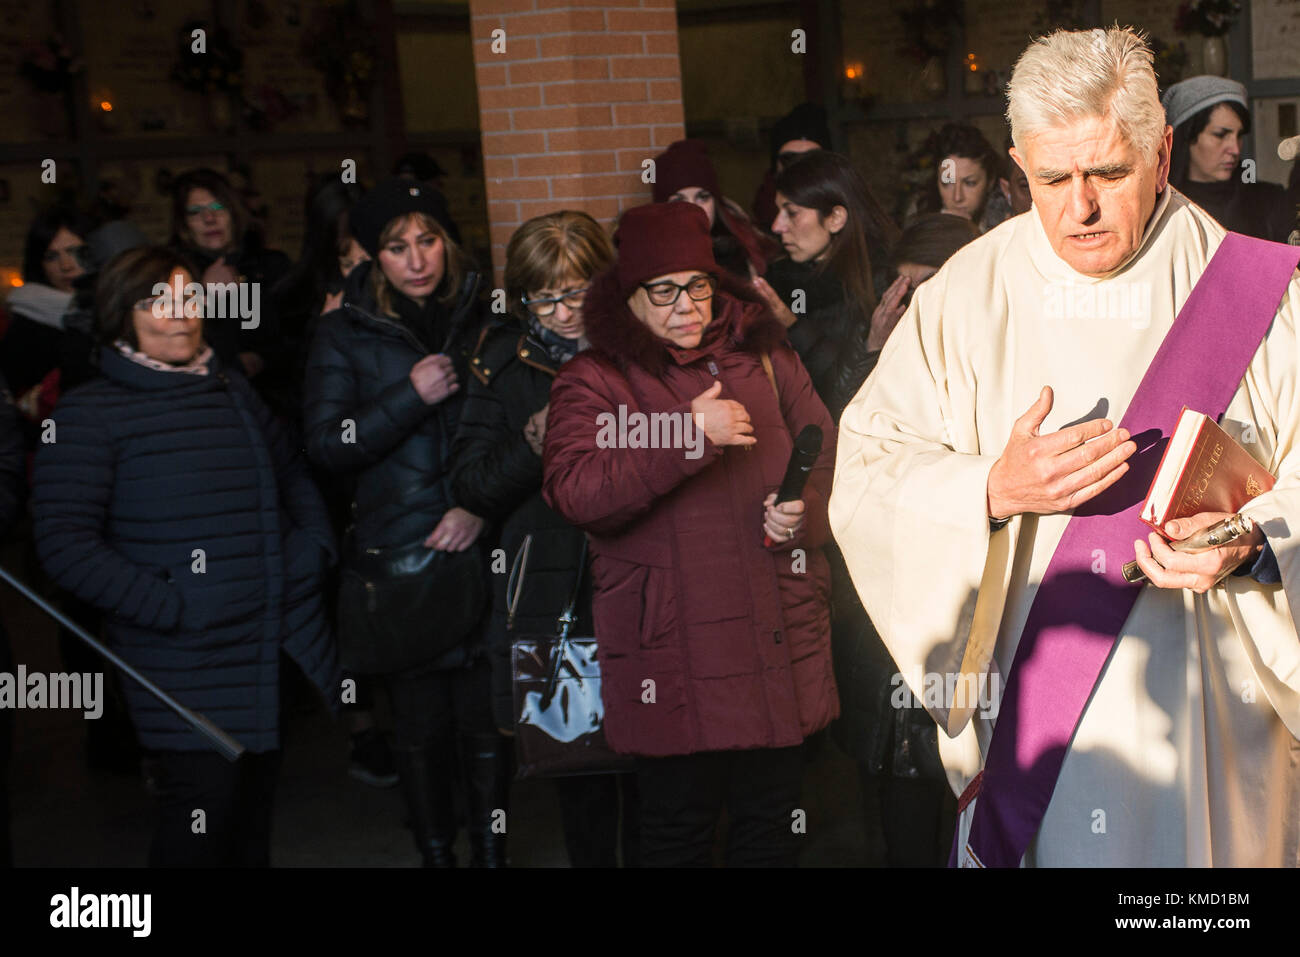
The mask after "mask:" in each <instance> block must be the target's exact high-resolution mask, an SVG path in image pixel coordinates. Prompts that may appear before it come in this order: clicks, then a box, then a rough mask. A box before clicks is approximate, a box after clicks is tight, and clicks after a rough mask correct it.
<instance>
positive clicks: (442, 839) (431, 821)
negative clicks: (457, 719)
mask: <svg viewBox="0 0 1300 957" xmlns="http://www.w3.org/2000/svg"><path fill="white" fill-rule="evenodd" d="M393 759H394V761H395V762H396V764H397V774H398V778H399V779H400V781H401V784H402V796H403V797H404V798H405V799H406V809H407V814H409V815H410V819H411V833H412V835H413V836H414V837H415V847H416V850H418V851H419V852H420V857H421V858H422V859H423V860H424V866H425V867H455V866H456V855H455V854H454V853H453V852H452V845H453V844H454V843H455V841H456V810H455V805H454V803H453V792H452V784H453V782H454V781H455V777H456V764H455V761H456V752H455V747H454V744H453V741H452V739H451V738H440V739H435V740H433V741H431V742H427V743H425V744H422V745H419V746H417V747H410V746H405V747H394V748H393Z"/></svg>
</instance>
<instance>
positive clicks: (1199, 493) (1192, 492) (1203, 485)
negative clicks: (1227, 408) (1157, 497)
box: [1178, 442, 1223, 515]
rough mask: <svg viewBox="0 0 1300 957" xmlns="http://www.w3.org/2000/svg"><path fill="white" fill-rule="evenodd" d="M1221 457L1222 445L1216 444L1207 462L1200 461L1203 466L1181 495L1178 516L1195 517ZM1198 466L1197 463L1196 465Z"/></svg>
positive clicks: (1220, 443)
mask: <svg viewBox="0 0 1300 957" xmlns="http://www.w3.org/2000/svg"><path fill="white" fill-rule="evenodd" d="M1221 455H1223V443H1222V442H1216V443H1215V445H1214V448H1213V449H1212V450H1211V451H1210V454H1209V456H1208V461H1206V460H1205V459H1202V462H1204V464H1203V465H1200V467H1199V469H1198V471H1197V472H1196V474H1195V475H1194V476H1193V478H1192V482H1191V484H1190V485H1188V487H1187V491H1186V492H1185V493H1184V494H1183V500H1182V502H1180V503H1179V506H1178V514H1179V515H1195V514H1196V513H1197V512H1199V511H1200V510H1201V500H1202V499H1203V498H1205V493H1206V491H1208V490H1209V487H1210V479H1212V478H1213V477H1214V470H1215V469H1216V468H1217V467H1218V465H1219V457H1220V456H1221ZM1198 464H1199V463H1198Z"/></svg>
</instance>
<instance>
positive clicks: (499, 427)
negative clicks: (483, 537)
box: [451, 210, 639, 867]
mask: <svg viewBox="0 0 1300 957" xmlns="http://www.w3.org/2000/svg"><path fill="white" fill-rule="evenodd" d="M613 261H614V248H613V246H612V245H611V243H610V241H609V238H608V237H607V236H606V235H605V232H604V231H603V230H602V229H601V228H600V226H599V225H597V224H596V221H595V220H593V219H592V218H591V217H590V216H588V215H587V214H586V213H579V212H573V211H567V210H566V211H564V212H559V213H549V214H547V215H545V216H538V217H537V218H536V219H531V220H529V221H528V222H526V223H524V224H523V225H522V226H520V227H519V229H518V230H517V231H516V232H515V234H514V236H512V237H511V238H510V245H509V246H508V247H507V249H506V269H505V281H506V295H507V296H508V297H509V299H510V303H511V306H512V311H513V313H514V318H513V320H511V321H508V322H500V323H496V324H494V325H493V326H491V327H490V328H488V329H486V330H484V333H483V335H482V337H481V339H480V342H479V345H478V348H477V349H476V350H475V353H474V357H473V359H472V360H471V361H470V372H471V373H472V374H473V379H471V380H470V383H469V396H468V398H467V399H466V401H465V410H464V412H463V413H462V415H461V420H460V429H459V431H458V433H457V436H456V444H455V447H454V454H455V465H454V466H453V467H452V476H451V478H452V490H453V492H454V494H455V495H456V498H457V500H458V501H460V502H462V503H464V505H465V506H466V507H467V508H469V509H471V510H472V511H474V512H475V513H477V514H480V515H483V516H484V517H486V518H488V519H489V520H491V521H500V522H501V523H502V526H501V536H500V545H501V547H502V548H503V549H504V551H505V554H506V556H508V557H509V560H510V562H511V564H510V574H509V575H508V576H507V575H493V576H492V581H493V583H494V595H493V602H492V616H491V619H490V623H489V627H488V643H489V647H490V651H491V655H492V686H493V687H492V691H493V694H492V704H493V713H494V714H495V716H496V722H497V727H499V728H502V729H505V730H509V731H511V733H513V729H514V726H515V719H516V718H517V715H515V714H514V712H513V700H512V693H511V692H512V689H511V663H510V644H511V641H512V640H513V639H514V638H515V637H516V636H518V635H527V634H533V635H536V634H542V635H549V634H554V632H555V628H556V619H557V618H558V616H559V614H560V612H561V611H562V610H563V609H564V607H565V605H566V604H567V602H568V601H569V598H570V596H571V595H572V594H573V587H574V582H575V581H577V580H578V576H579V569H578V564H579V558H580V557H581V554H582V545H583V534H582V532H581V531H579V530H578V529H576V528H574V527H573V526H572V525H570V524H569V523H568V522H566V521H565V520H564V519H563V518H562V517H561V516H560V515H559V514H557V513H556V512H555V511H554V509H552V508H551V507H550V506H549V505H547V504H546V502H545V501H543V499H542V440H543V438H544V437H545V434H546V413H547V411H548V409H549V408H550V397H551V384H552V383H553V382H554V381H555V375H556V373H557V372H558V371H559V368H560V366H561V365H562V364H563V363H565V362H567V361H568V360H569V359H571V358H573V356H575V355H577V353H578V352H579V351H581V350H582V349H584V348H586V345H587V339H586V334H585V331H584V327H583V321H582V303H583V300H584V298H585V296H586V288H587V286H588V284H589V283H590V282H591V279H592V277H593V276H595V275H596V274H597V273H600V272H602V271H604V270H605V269H607V268H608V267H609V266H610V265H612V264H613ZM510 584H513V585H514V586H515V588H516V589H517V591H518V600H517V603H516V606H515V608H514V609H513V612H510V611H509V597H510V596H509V594H508V593H507V592H508V585H510ZM575 614H576V615H577V622H576V623H575V626H574V627H575V628H576V629H577V630H576V631H575V634H591V633H592V632H591V628H592V624H591V576H590V574H589V573H588V574H584V575H583V576H582V589H581V592H580V593H579V596H578V602H577V606H576V608H575ZM555 785H556V789H557V791H558V792H559V798H560V814H561V818H562V820H563V822H564V841H565V846H566V848H567V850H568V853H569V862H570V863H571V864H572V865H573V866H574V867H614V866H616V865H617V862H618V857H617V849H618V846H619V803H620V801H619V792H620V790H621V791H622V804H623V829H622V835H623V839H622V848H623V863H624V865H626V866H633V865H634V864H636V862H637V860H638V858H639V853H638V839H639V833H638V829H637V827H636V823H635V822H636V803H637V802H636V794H635V790H634V788H635V784H634V778H633V776H632V775H630V774H628V775H615V774H591V775H581V776H577V777H567V778H556V779H555ZM620 785H621V787H620Z"/></svg>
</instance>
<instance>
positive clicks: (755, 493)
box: [543, 203, 839, 866]
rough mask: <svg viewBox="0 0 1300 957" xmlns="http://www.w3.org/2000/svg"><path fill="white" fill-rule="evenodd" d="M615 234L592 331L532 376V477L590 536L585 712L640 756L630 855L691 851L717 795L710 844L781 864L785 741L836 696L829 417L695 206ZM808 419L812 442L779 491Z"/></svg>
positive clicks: (795, 773)
mask: <svg viewBox="0 0 1300 957" xmlns="http://www.w3.org/2000/svg"><path fill="white" fill-rule="evenodd" d="M617 239H618V250H619V254H618V263H617V265H616V266H615V267H614V269H612V270H610V271H607V272H606V273H604V274H602V275H601V276H600V277H599V278H598V279H597V280H596V281H595V282H594V283H593V284H592V287H591V289H590V290H589V291H588V294H587V299H586V303H585V306H584V309H583V316H584V320H585V327H586V333H587V336H588V338H589V339H590V340H591V345H592V348H591V349H589V350H587V351H585V352H583V353H582V354H581V355H579V356H577V357H575V358H574V359H572V360H571V361H570V362H568V363H566V364H565V365H564V366H563V367H562V368H561V369H560V373H559V375H558V376H557V378H556V382H555V385H554V387H553V388H552V390H551V408H550V413H549V415H548V417H547V418H548V424H547V430H546V437H545V448H544V485H543V488H544V495H545V497H546V501H547V502H548V503H549V504H550V505H551V506H552V507H553V508H555V510H556V511H558V512H559V513H560V514H561V515H563V516H564V517H565V518H566V519H568V520H569V521H571V522H573V523H574V524H575V525H577V526H578V527H579V528H582V529H584V530H585V531H586V532H587V533H588V535H589V538H590V543H591V551H592V554H593V556H594V562H593V566H592V573H593V579H594V586H595V596H594V602H593V611H594V616H593V617H594V622H595V634H596V636H597V637H598V639H599V640H600V642H601V646H600V660H601V667H602V679H603V680H602V698H603V703H604V706H605V721H606V724H605V728H606V733H607V735H608V739H609V742H610V744H611V746H612V747H613V748H614V749H615V750H617V751H619V752H621V753H624V754H631V755H635V756H636V757H637V759H638V760H637V767H636V774H637V789H638V792H639V795H640V800H641V836H642V863H643V864H646V865H653V866H683V865H703V866H707V865H708V864H709V863H710V862H711V860H712V851H713V844H714V830H715V828H716V825H717V822H718V819H719V816H720V815H721V813H722V810H723V808H724V807H725V808H726V809H727V814H728V818H729V821H730V827H729V830H728V839H727V850H726V860H727V863H728V864H730V865H732V866H743V865H748V866H755V865H777V866H789V865H793V864H794V863H795V862H796V860H797V857H798V850H799V844H798V842H799V837H798V831H799V829H798V822H799V813H798V810H799V808H800V806H801V804H800V799H799V795H800V784H801V772H802V758H803V755H802V744H803V742H804V739H805V738H806V737H808V736H809V735H810V734H812V733H814V732H816V731H818V730H820V729H822V728H824V727H826V725H828V724H829V723H830V721H831V719H833V718H834V717H835V715H836V714H837V713H838V710H839V702H838V699H837V697H836V692H835V679H834V677H833V675H832V672H831V656H830V612H829V607H828V603H827V599H828V593H829V587H830V577H829V571H828V568H827V565H826V559H825V557H824V556H823V555H822V552H821V545H822V544H823V543H824V542H826V541H827V540H828V538H829V533H828V530H827V521H826V500H827V497H828V495H829V492H830V480H831V471H832V465H833V463H834V458H835V433H834V428H833V426H832V425H831V420H830V415H829V414H828V413H827V411H826V407H825V406H824V405H823V404H822V402H821V400H820V399H819V398H818V397H817V394H816V392H814V391H813V386H812V382H811V381H810V380H809V378H808V374H807V372H806V371H805V370H804V368H803V366H802V364H801V363H800V362H799V359H798V357H797V356H796V355H795V353H794V352H793V351H792V350H791V349H790V348H789V347H788V346H787V345H786V344H785V333H784V329H783V328H782V327H781V325H780V324H779V323H778V322H777V321H776V320H775V319H773V318H772V316H771V315H770V313H769V311H768V310H767V309H766V308H765V307H764V306H763V305H762V304H761V303H758V302H754V301H752V299H751V297H752V295H753V294H752V293H748V292H747V291H746V287H745V286H744V285H743V284H742V283H738V282H736V281H735V280H733V279H731V278H730V277H729V276H727V275H725V274H721V275H720V272H719V268H718V264H717V262H716V261H715V260H714V258H713V248H712V243H711V241H710V237H709V223H708V218H707V217H706V216H705V215H704V213H703V212H702V211H701V210H700V209H699V208H698V207H696V206H695V205H694V204H692V203H663V204H653V205H649V206H641V207H638V208H636V209H632V210H629V211H628V212H627V213H625V214H624V216H623V219H622V222H621V224H620V227H619V232H618V236H617ZM611 422H621V423H627V424H628V425H629V428H628V429H626V430H625V431H622V432H621V431H619V429H620V428H621V426H618V427H616V426H612V425H611V424H610V423H611ZM634 423H639V425H637V424H634ZM647 423H648V425H649V428H648V429H647V427H646V425H647ZM809 425H815V426H818V427H819V428H820V429H821V430H822V432H823V435H824V436H825V440H824V444H823V446H822V451H821V454H820V455H819V456H818V458H817V460H816V463H815V465H814V467H813V468H812V470H811V472H810V474H809V477H808V480H807V484H806V486H805V487H804V489H803V492H802V494H801V496H800V497H799V498H798V499H797V500H795V501H790V502H785V503H782V504H780V505H777V504H775V498H776V495H775V493H776V490H777V488H778V487H779V485H780V484H781V480H782V476H783V474H784V473H785V470H786V465H787V463H788V462H789V460H790V455H791V451H792V448H793V443H794V436H795V435H796V434H797V433H799V432H800V431H801V430H802V429H803V428H804V427H805V426H809ZM649 433H653V434H649Z"/></svg>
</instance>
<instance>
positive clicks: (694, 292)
mask: <svg viewBox="0 0 1300 957" xmlns="http://www.w3.org/2000/svg"><path fill="white" fill-rule="evenodd" d="M637 285H638V286H640V287H641V288H642V289H644V290H645V291H646V295H647V296H649V297H650V301H651V302H652V303H654V304H655V305H656V306H671V305H674V304H675V303H676V302H677V300H678V298H680V297H681V294H682V290H685V291H686V295H688V296H690V297H691V298H692V299H694V300H695V301H696V302H702V301H703V300H705V299H712V298H713V293H714V292H715V291H716V290H717V288H718V280H717V279H716V278H715V277H713V276H698V277H696V278H695V279H692V280H691V281H690V282H688V283H687V284H686V285H684V286H679V285H678V284H677V283H675V282H669V281H668V280H666V279H665V280H662V281H660V282H642V283H637Z"/></svg>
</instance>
